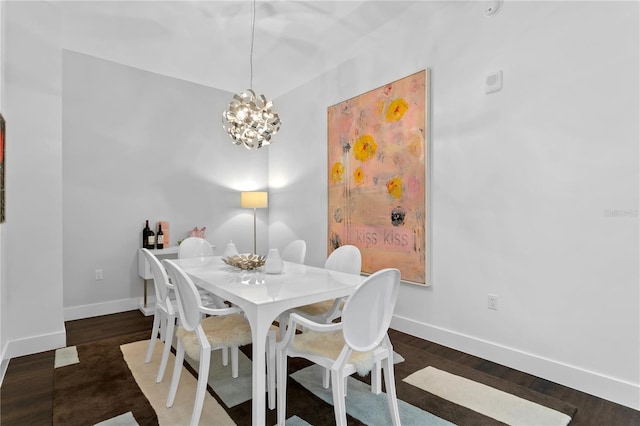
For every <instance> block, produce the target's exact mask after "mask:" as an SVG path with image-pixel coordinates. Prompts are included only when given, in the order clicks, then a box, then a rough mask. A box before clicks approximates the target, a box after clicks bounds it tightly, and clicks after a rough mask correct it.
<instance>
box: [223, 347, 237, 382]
mask: <svg viewBox="0 0 640 426" xmlns="http://www.w3.org/2000/svg"><path fill="white" fill-rule="evenodd" d="M223 350H224V349H223ZM223 353H224V352H223ZM231 377H233V378H234V379H237V378H238V347H237V346H231Z"/></svg>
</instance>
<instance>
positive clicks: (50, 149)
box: [1, 2, 65, 359]
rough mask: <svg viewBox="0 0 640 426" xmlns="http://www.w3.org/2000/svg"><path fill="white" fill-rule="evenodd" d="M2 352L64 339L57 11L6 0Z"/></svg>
mask: <svg viewBox="0 0 640 426" xmlns="http://www.w3.org/2000/svg"><path fill="white" fill-rule="evenodd" d="M3 6H4V9H3V14H4V19H3V29H2V31H3V38H4V41H3V43H4V44H3V50H4V52H3V55H4V57H3V66H4V69H3V71H4V75H3V88H2V109H3V110H2V113H3V115H4V116H5V119H6V121H7V134H6V159H7V161H6V183H7V186H6V207H7V208H6V223H5V224H3V225H2V274H3V276H2V301H1V302H2V313H1V316H2V327H3V328H2V339H3V345H5V344H6V351H5V352H4V353H3V358H4V359H6V358H8V357H13V356H19V355H24V354H28V353H34V352H39V351H43V350H48V349H52V348H55V347H60V346H64V344H65V330H64V323H63V318H62V173H61V172H62V167H61V153H62V138H61V123H62V122H61V71H62V69H61V56H60V51H61V48H60V11H59V7H58V6H57V5H56V4H55V3H53V2H5V3H4V4H3Z"/></svg>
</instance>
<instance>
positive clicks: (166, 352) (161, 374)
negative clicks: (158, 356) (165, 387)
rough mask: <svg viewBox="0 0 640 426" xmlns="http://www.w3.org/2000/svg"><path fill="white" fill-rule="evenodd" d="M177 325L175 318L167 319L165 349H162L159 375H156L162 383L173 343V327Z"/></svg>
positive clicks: (157, 380)
mask: <svg viewBox="0 0 640 426" xmlns="http://www.w3.org/2000/svg"><path fill="white" fill-rule="evenodd" d="M174 327H175V319H174V318H169V319H168V321H167V327H166V331H165V336H164V337H165V339H164V350H163V351H162V360H161V361H160V368H159V369H158V376H157V377H156V383H160V382H161V381H162V379H163V378H164V372H165V370H166V368H167V362H168V360H169V353H170V352H171V344H172V343H173V329H174Z"/></svg>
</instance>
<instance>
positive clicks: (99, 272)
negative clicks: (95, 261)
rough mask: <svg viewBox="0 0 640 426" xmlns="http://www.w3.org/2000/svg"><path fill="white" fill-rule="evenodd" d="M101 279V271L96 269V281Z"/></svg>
mask: <svg viewBox="0 0 640 426" xmlns="http://www.w3.org/2000/svg"><path fill="white" fill-rule="evenodd" d="M103 278H104V276H103V275H102V269H96V281H97V280H101V279H103Z"/></svg>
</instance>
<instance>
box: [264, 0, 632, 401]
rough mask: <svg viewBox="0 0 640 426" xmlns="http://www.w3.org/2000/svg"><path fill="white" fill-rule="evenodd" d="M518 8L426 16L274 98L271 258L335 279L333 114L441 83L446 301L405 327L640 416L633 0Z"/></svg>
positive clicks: (437, 133)
mask: <svg viewBox="0 0 640 426" xmlns="http://www.w3.org/2000/svg"><path fill="white" fill-rule="evenodd" d="M505 3H506V4H504V7H503V9H502V10H501V11H500V12H499V13H498V14H497V15H495V16H494V17H492V18H489V17H486V16H484V14H483V6H484V2H448V3H445V2H416V3H413V4H412V5H411V6H410V7H408V8H407V9H406V11H405V13H404V14H403V15H402V16H401V17H399V18H398V19H397V20H394V21H393V22H390V23H389V24H388V25H386V26H384V27H382V28H380V31H379V33H378V34H379V46H378V47H377V48H376V49H375V50H371V51H363V52H362V54H361V55H359V56H358V57H356V58H353V59H352V60H350V61H348V62H345V63H344V64H343V65H342V66H340V67H339V68H338V69H336V70H335V71H334V72H331V73H327V74H325V75H323V76H321V77H319V78H317V79H315V80H313V81H311V82H309V83H308V84H305V85H304V86H302V87H300V88H298V89H296V90H294V91H292V92H291V93H288V94H287V95H285V96H283V97H281V98H279V99H277V100H276V106H277V107H278V109H279V111H280V114H281V116H282V117H295V118H294V119H291V118H289V119H287V120H286V123H287V125H286V126H283V128H282V130H281V132H280V134H279V135H278V140H277V142H275V143H274V144H273V145H272V146H271V147H270V148H269V152H270V155H269V169H270V175H269V180H270V185H271V187H272V189H271V197H272V204H271V208H270V212H271V213H270V221H271V223H270V235H269V237H270V244H271V245H275V246H278V245H281V244H282V243H283V242H284V241H286V240H288V239H290V238H291V237H292V236H296V237H299V238H304V239H306V240H307V241H312V242H313V244H311V245H310V247H309V250H308V255H307V259H308V261H309V263H311V264H316V265H320V264H322V262H323V261H324V258H325V256H326V241H327V234H326V229H327V225H326V224H327V213H326V176H327V174H326V168H327V166H326V108H327V106H329V105H332V104H335V103H337V102H340V101H342V100H344V99H348V98H350V97H352V96H355V95H358V94H360V93H363V92H366V91H368V90H370V89H373V88H375V87H379V86H381V85H384V84H386V83H388V82H391V81H394V80H396V79H398V78H401V77H404V76H406V75H409V74H412V73H414V72H416V71H419V70H421V69H424V68H430V69H431V70H432V82H431V89H432V92H431V101H432V111H431V118H432V122H431V135H432V154H433V157H432V161H433V163H432V169H431V176H432V194H431V213H432V224H431V226H432V228H431V229H432V256H433V258H432V262H433V270H432V277H433V286H432V287H431V288H423V287H419V286H414V285H408V284H407V285H403V287H402V289H401V293H400V295H399V298H398V303H397V306H396V310H395V318H394V322H393V326H394V327H395V328H397V329H400V330H403V331H406V332H409V333H411V334H414V335H417V336H421V337H424V338H427V339H429V340H432V341H436V342H440V343H442V344H445V345H447V346H451V347H454V348H458V349H460V350H463V351H465V352H468V353H472V354H476V355H479V356H481V357H484V358H487V359H489V360H492V361H495V362H498V363H501V364H505V365H508V366H511V367H514V368H517V369H520V370H524V371H527V372H530V373H533V374H535V375H537V376H540V377H544V378H547V379H549V380H551V381H555V382H559V383H562V384H565V385H568V386H571V387H574V388H577V389H581V390H584V391H586V392H589V393H592V394H595V395H598V396H602V397H605V398H608V399H611V400H613V401H616V402H619V403H621V404H625V405H628V406H631V407H634V408H636V409H638V408H640V406H639V404H640V402H639V401H640V387H639V382H640V380H639V376H640V371H639V368H640V367H639V364H638V359H640V352H639V350H640V329H639V321H638V319H639V318H638V312H639V311H640V306H639V292H638V281H639V280H638V278H639V277H638V254H639V253H638V177H639V175H638V140H639V134H638V116H639V113H640V111H639V107H638V94H639V84H638V75H639V68H638V53H639V46H638V40H639V37H638V17H639V14H638V3H637V2H633V3H632V2H505ZM499 69H501V70H503V73H504V89H503V90H502V91H500V92H497V93H494V94H489V95H487V94H485V93H484V86H483V84H484V80H485V76H486V75H487V74H488V73H490V72H493V71H496V70H499ZM305 100H308V101H305ZM283 120H284V119H283ZM616 210H619V211H620V212H624V213H623V214H625V215H624V216H615V217H614V216H613V215H612V214H615V213H614V212H615V211H616ZM489 293H492V294H497V295H498V297H499V310H498V311H492V310H488V309H487V295H488V294H489Z"/></svg>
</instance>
